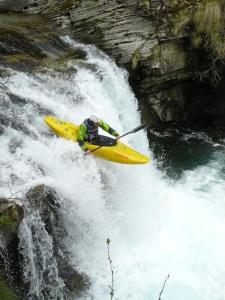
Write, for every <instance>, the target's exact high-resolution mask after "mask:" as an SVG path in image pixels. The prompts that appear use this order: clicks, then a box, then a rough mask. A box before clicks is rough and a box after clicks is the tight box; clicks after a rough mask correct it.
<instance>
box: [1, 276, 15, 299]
mask: <svg viewBox="0 0 225 300" xmlns="http://www.w3.org/2000/svg"><path fill="white" fill-rule="evenodd" d="M0 297H1V299H4V300H19V298H18V297H17V296H16V294H15V293H14V292H13V291H12V289H11V288H9V287H8V286H7V284H6V283H5V281H4V280H3V279H2V278H0Z"/></svg>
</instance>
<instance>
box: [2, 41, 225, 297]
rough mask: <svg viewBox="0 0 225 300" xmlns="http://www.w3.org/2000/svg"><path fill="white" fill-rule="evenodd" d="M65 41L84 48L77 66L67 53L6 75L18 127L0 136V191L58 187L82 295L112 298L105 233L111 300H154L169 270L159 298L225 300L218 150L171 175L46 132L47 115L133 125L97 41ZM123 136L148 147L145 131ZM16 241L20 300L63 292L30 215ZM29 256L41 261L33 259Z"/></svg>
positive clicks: (47, 242)
mask: <svg viewBox="0 0 225 300" xmlns="http://www.w3.org/2000/svg"><path fill="white" fill-rule="evenodd" d="M65 41H66V42H67V43H70V44H72V45H73V46H74V47H82V48H83V49H84V50H85V51H86V53H87V60H86V63H82V64H80V66H78V65H77V64H76V65H74V62H73V61H71V62H70V63H69V64H68V69H67V70H65V71H64V72H61V71H58V72H57V71H54V70H49V69H48V70H45V71H42V72H40V73H36V74H33V75H27V74H25V73H20V72H11V75H10V79H9V83H8V85H7V87H8V88H9V89H10V91H11V92H12V93H13V94H15V95H17V96H18V97H22V98H24V99H25V100H26V101H25V102H24V103H22V105H19V104H18V105H17V106H16V105H15V104H13V103H12V102H10V101H9V99H6V100H7V101H8V102H7V103H8V104H7V106H5V112H4V113H6V114H10V115H11V116H14V118H16V119H17V120H19V121H20V125H21V124H22V125H21V126H20V130H19V131H18V130H16V129H13V128H11V127H9V128H8V129H7V131H6V132H5V134H4V135H2V136H1V137H0V141H1V148H0V162H1V173H0V180H1V186H0V194H1V195H2V196H9V184H10V187H11V190H12V191H13V192H17V191H20V192H21V193H22V194H23V193H25V192H26V191H27V190H28V189H29V188H30V187H32V186H35V185H37V184H42V183H43V184H45V185H48V186H51V187H53V188H54V189H55V190H56V191H57V193H58V194H59V195H63V197H64V199H65V201H63V203H62V207H61V210H62V214H63V216H64V226H65V227H66V230H67V231H68V232H69V235H68V236H67V237H66V238H65V247H66V248H67V249H68V251H69V252H70V255H71V261H72V263H73V264H74V266H76V269H77V270H78V271H80V272H85V273H86V274H87V275H88V276H89V278H90V280H91V288H90V290H89V291H88V294H87V295H86V296H82V298H81V299H98V300H99V299H109V297H110V295H109V289H108V285H109V284H110V272H109V265H108V261H107V249H106V243H105V241H106V239H107V238H108V237H109V238H110V239H111V241H112V243H111V249H110V254H111V258H112V260H113V269H114V280H115V295H116V296H115V298H118V299H132V300H147V299H148V300H149V299H152V300H155V299H158V297H159V292H160V290H161V288H162V284H163V282H164V280H165V278H166V276H167V274H168V273H170V274H171V276H170V279H169V280H168V282H167V285H166V289H165V291H164V294H163V295H164V299H167V300H174V299H181V298H182V299H183V300H190V299H192V300H206V299H207V300H208V299H211V300H222V299H224V292H225V291H224V275H225V263H224V261H225V260H224V258H225V257H224V256H225V255H224V253H225V230H224V228H225V226H224V225H225V224H224V223H225V221H224V217H225V206H224V200H225V196H224V173H223V172H224V170H223V167H224V156H223V155H224V149H223V150H220V151H219V150H218V151H217V150H216V148H215V152H214V157H212V158H211V160H210V162H209V163H208V164H207V165H202V166H198V167H197V168H195V169H193V170H191V171H186V172H184V173H183V176H182V177H181V178H180V179H179V180H177V181H171V180H169V179H165V178H164V177H163V175H162V174H161V173H160V171H159V170H157V168H156V166H155V162H154V160H153V161H151V163H150V164H147V165H141V166H130V165H120V164H115V163H111V162H108V161H104V160H101V159H98V158H94V157H93V156H84V155H83V153H82V151H81V150H80V148H79V146H78V145H77V144H74V143H73V142H71V141H67V140H64V139H61V138H56V137H53V136H52V135H50V134H49V133H50V131H49V129H48V128H47V126H46V125H45V124H44V122H43V116H44V114H48V113H51V114H54V115H56V116H57V117H59V118H62V119H66V120H69V121H71V122H74V123H77V124H79V123H80V122H82V121H83V119H84V118H86V117H87V116H89V115H90V114H92V113H96V114H98V115H99V116H100V117H102V118H103V119H104V120H106V121H107V122H108V123H109V124H110V125H111V126H112V127H113V128H115V129H117V130H118V131H119V132H120V133H121V134H122V133H125V132H127V131H129V130H131V129H133V128H134V127H136V126H138V125H139V124H140V115H139V113H138V111H137V101H136V99H135V97H134V95H133V94H132V92H131V90H130V88H129V85H128V83H127V79H126V73H125V72H124V71H123V70H121V69H119V68H118V67H117V66H116V65H115V64H114V63H113V62H112V61H111V60H110V59H109V58H108V57H107V56H106V55H104V54H103V53H101V52H99V51H98V50H97V49H96V48H94V47H91V46H82V45H76V44H75V43H74V42H73V41H71V40H70V39H68V38H66V39H65ZM23 126H24V128H28V132H27V131H26V130H23ZM15 141H16V143H15ZM123 141H124V142H125V143H128V144H129V145H131V146H133V147H134V148H135V149H137V150H138V151H140V152H143V153H145V154H149V150H148V140H147V137H146V134H145V132H138V133H135V134H133V135H128V136H126V137H125V138H124V140H123ZM10 145H11V146H10ZM12 145H14V146H15V147H14V148H13V147H12ZM12 148H13V150H12ZM150 155H151V154H150ZM32 230H33V231H34V232H35V234H33V235H32ZM20 239H21V242H20V243H21V252H22V255H23V256H24V257H25V258H26V259H24V261H25V263H24V276H25V280H26V281H28V282H29V283H30V286H31V289H30V296H29V297H30V299H35V298H34V295H35V296H36V297H37V299H62V298H63V296H62V289H63V285H64V283H63V281H62V280H61V279H60V278H59V276H58V272H57V265H56V262H55V261H54V258H52V246H51V238H50V237H49V236H48V234H47V232H46V231H45V229H44V227H43V224H42V223H41V221H40V219H39V216H38V214H37V212H30V214H27V215H26V218H25V219H24V221H23V224H22V226H21V228H20ZM37 253H39V254H40V253H41V255H40V256H41V257H42V259H43V261H42V263H41V265H40V264H38V263H37V262H36V261H35V259H36V258H37V255H38V254H37ZM47 269H48V274H51V276H52V280H50V282H49V283H48V288H49V296H46V295H44V294H43V293H42V290H43V286H45V287H46V285H47V283H46V281H45V279H44V278H43V276H42V272H44V271H46V270H47ZM32 293H33V294H32ZM32 297H33V298H32Z"/></svg>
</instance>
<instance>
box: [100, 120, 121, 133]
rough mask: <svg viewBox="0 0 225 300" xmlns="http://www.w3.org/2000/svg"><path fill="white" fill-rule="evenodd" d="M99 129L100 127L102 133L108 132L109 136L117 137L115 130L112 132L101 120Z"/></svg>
mask: <svg viewBox="0 0 225 300" xmlns="http://www.w3.org/2000/svg"><path fill="white" fill-rule="evenodd" d="M99 127H101V128H102V129H103V130H104V131H106V132H108V133H109V134H111V135H113V136H115V137H119V133H118V132H117V131H116V130H114V129H113V128H112V127H110V126H109V125H108V124H107V123H106V122H104V121H103V120H100V122H99Z"/></svg>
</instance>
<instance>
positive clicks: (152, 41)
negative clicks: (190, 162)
mask: <svg viewBox="0 0 225 300" xmlns="http://www.w3.org/2000/svg"><path fill="white" fill-rule="evenodd" d="M5 1H7V0H5ZM195 3H196V1H194V0H188V1H180V0H178V1H165V0H145V1H142V0H124V1H120V0H111V1H105V0H98V1H94V0H85V1H84V0H30V1H28V3H27V5H25V6H24V8H23V10H22V11H23V12H24V13H26V14H28V15H29V14H32V15H34V14H35V15H39V16H40V15H42V16H43V17H44V19H40V18H39V17H38V16H36V17H37V18H36V17H35V18H34V16H32V18H34V19H33V20H36V21H35V22H36V23H35V24H36V25H37V24H38V28H40V30H37V32H36V33H35V38H31V37H32V35H33V34H34V33H33V32H32V31H29V34H26V35H25V36H23V35H22V37H21V36H20V37H19V39H20V40H21V41H22V47H21V48H24V46H25V48H26V49H28V47H27V46H26V45H28V44H31V45H32V47H31V48H30V50H29V52H28V53H25V52H22V53H21V52H20V51H19V52H18V53H14V54H13V55H10V54H9V53H8V55H7V56H5V54H4V59H3V60H2V61H3V63H6V62H7V63H9V62H11V64H12V65H13V66H14V67H15V66H17V64H18V60H19V61H20V65H21V64H22V62H23V65H24V68H26V66H31V65H32V66H33V65H37V61H38V60H39V59H40V58H41V59H42V60H44V61H45V62H48V59H47V60H46V58H47V57H48V58H49V57H51V58H53V60H52V61H54V60H58V58H59V57H65V56H66V57H67V58H68V57H70V55H71V52H70V50H69V49H66V48H65V45H62V42H59V39H58V36H57V34H53V35H52V34H48V35H47V36H46V34H44V36H42V35H43V32H46V30H47V32H49V29H47V27H46V26H44V24H46V21H47V22H49V20H50V21H51V22H53V23H54V24H55V25H57V31H58V34H69V35H72V36H73V37H74V39H75V40H77V41H80V42H84V43H91V44H95V45H96V46H98V47H99V48H100V49H103V50H104V51H105V52H106V53H107V54H108V55H109V56H111V57H112V58H113V59H114V60H115V61H116V62H117V63H118V64H119V65H120V66H123V67H125V68H126V69H127V70H128V71H129V74H130V76H129V80H130V84H131V86H132V88H133V90H134V92H135V94H136V96H137V98H138V100H139V105H140V109H141V110H142V116H143V119H144V121H145V122H146V123H148V124H149V125H152V126H153V125H154V126H156V125H157V124H160V123H163V122H184V121H191V122H195V120H197V119H198V118H202V119H204V118H205V117H204V116H203V115H201V111H202V107H201V96H200V99H198V101H197V102H198V103H199V106H197V107H196V109H197V110H198V113H199V115H198V116H197V117H196V119H195V120H193V118H192V116H193V109H192V107H191V106H190V103H191V101H190V98H191V99H192V98H193V97H195V95H196V93H195V92H194V93H193V89H192V84H193V79H194V81H197V79H196V74H199V73H201V71H202V70H203V69H204V66H203V63H202V61H204V62H206V63H207V58H206V59H203V60H202V57H203V56H204V54H203V53H202V52H199V51H196V50H195V49H193V48H192V47H191V46H190V43H189V37H188V34H187V33H186V34H184V35H183V36H181V35H179V34H176V35H174V34H171V30H170V28H171V24H174V22H175V21H174V20H175V17H176V16H177V15H178V14H179V13H180V12H181V13H182V12H183V11H185V12H186V11H189V9H190V7H192V6H193V5H195ZM23 17H24V16H23ZM38 18H39V19H38ZM36 25H35V27H37V26H36ZM31 28H32V26H31ZM20 32H21V30H20ZM5 33H6V34H7V35H8V36H10V39H9V38H7V41H14V42H15V41H16V34H12V32H11V33H10V35H9V33H8V32H4V36H6V35H5ZM26 33H27V31H26ZM37 33H38V35H37ZM28 36H29V39H28V40H27V37H28ZM46 37H47V39H46ZM3 40H4V39H3ZM38 40H40V41H41V42H40V43H39V42H37V41H38ZM14 42H13V43H14ZM3 44H4V43H3ZM53 44H54V47H52V45H53ZM10 47H11V46H10V44H9V45H8V44H7V47H5V49H6V48H7V49H11V50H12V49H13V47H11V48H10ZM55 48H56V49H57V51H55V50H56V49H55ZM44 49H45V50H44ZM46 49H47V53H46ZM11 50H10V51H11ZM2 51H3V49H2V50H1V47H0V53H1V52H2ZM63 52H64V53H65V52H66V53H67V54H66V55H63V54H62V53H63ZM60 53H61V54H60ZM69 53H70V54H69ZM56 54H57V55H56ZM59 54H60V55H59ZM30 56H32V59H30ZM57 57H58V58H57ZM2 58H3V57H2ZM37 58H38V59H37ZM70 58H71V57H70ZM0 59H1V57H0ZM62 60H64V59H62ZM195 86H196V85H195ZM204 90H205V85H201V82H199V84H198V93H197V94H198V95H200V94H201V93H202V92H203V93H204ZM209 90H210V89H209ZM212 96H213V95H210V96H209V97H210V98H211V97H212ZM195 98H196V97H195ZM207 103H208V102H205V103H204V104H203V105H202V106H204V105H205V104H206V105H208V104H207ZM215 105H216V108H215V109H216V111H217V112H220V111H221V109H222V110H223V111H224V109H223V106H221V104H220V101H218V102H217V103H215ZM208 111H210V107H209V108H208ZM217 117H218V118H220V114H219V113H216V115H215V118H217ZM213 118H214V117H213ZM203 121H204V120H203ZM189 123H190V122H189ZM1 131H2V129H1V128H0V132H1Z"/></svg>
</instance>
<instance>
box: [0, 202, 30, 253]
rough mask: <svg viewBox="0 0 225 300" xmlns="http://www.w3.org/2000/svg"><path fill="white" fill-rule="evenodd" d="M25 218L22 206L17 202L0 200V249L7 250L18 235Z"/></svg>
mask: <svg viewBox="0 0 225 300" xmlns="http://www.w3.org/2000/svg"><path fill="white" fill-rule="evenodd" d="M23 217H24V210H23V208H22V206H20V205H19V204H17V203H16V202H15V201H9V200H8V199H0V248H1V249H5V248H6V247H7V246H8V244H9V243H10V242H11V240H12V239H13V238H14V237H15V235H17V228H18V226H19V224H20V222H21V221H22V219H23Z"/></svg>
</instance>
